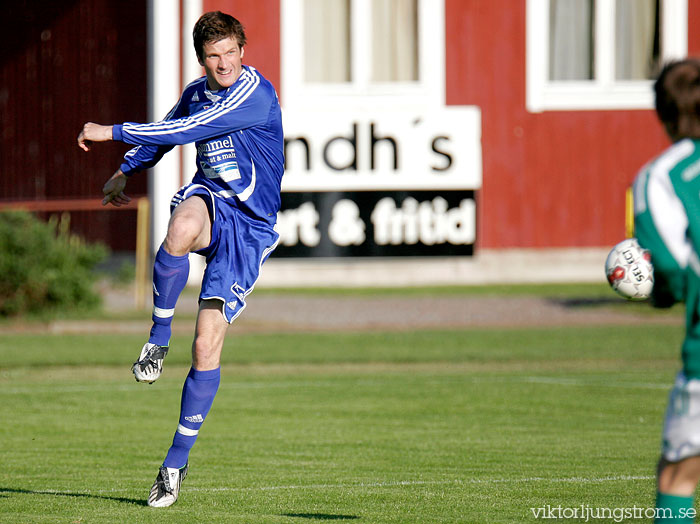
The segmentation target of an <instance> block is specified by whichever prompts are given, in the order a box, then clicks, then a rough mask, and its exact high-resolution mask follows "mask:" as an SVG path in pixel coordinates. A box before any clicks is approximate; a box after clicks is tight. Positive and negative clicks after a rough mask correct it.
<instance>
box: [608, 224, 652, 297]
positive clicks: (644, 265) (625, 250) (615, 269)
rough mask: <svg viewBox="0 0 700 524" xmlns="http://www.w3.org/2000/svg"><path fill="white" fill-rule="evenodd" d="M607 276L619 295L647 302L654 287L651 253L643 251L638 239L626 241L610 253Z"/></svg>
mask: <svg viewBox="0 0 700 524" xmlns="http://www.w3.org/2000/svg"><path fill="white" fill-rule="evenodd" d="M605 275H606V276H607V277H608V282H609V283H610V286H611V287H612V288H613V289H614V290H615V291H616V292H617V293H618V294H619V295H621V296H623V297H625V298H627V299H629V300H645V299H647V298H649V296H650V295H651V290H652V289H653V287H654V266H652V265H651V253H649V251H647V250H646V249H642V247H641V246H640V245H639V242H637V239H636V238H628V239H625V240H623V241H622V242H620V243H619V244H617V245H616V246H615V247H614V248H612V251H610V254H609V255H608V258H607V259H606V261H605Z"/></svg>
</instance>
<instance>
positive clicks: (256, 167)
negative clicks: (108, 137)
mask: <svg viewBox="0 0 700 524" xmlns="http://www.w3.org/2000/svg"><path fill="white" fill-rule="evenodd" d="M112 136H113V138H114V140H120V141H122V142H126V143H128V144H137V147H135V148H133V149H131V150H130V151H128V152H127V154H126V155H125V156H124V162H123V164H122V165H121V170H122V171H123V172H124V173H125V174H126V175H131V174H133V173H135V172H137V171H140V170H143V169H147V168H149V167H152V166H154V165H155V164H156V163H157V162H158V161H159V160H160V159H161V158H162V157H163V155H164V154H165V153H167V152H168V151H170V150H171V149H172V148H173V147H175V146H176V145H180V144H188V143H191V142H194V144H195V146H196V148H197V172H196V174H195V176H194V178H193V180H192V181H193V183H197V184H202V185H204V186H206V187H207V188H209V189H210V190H211V191H212V193H214V194H215V195H217V196H219V197H221V198H224V199H226V200H227V201H228V202H229V203H231V204H232V205H234V206H236V207H238V208H240V209H241V210H243V211H244V212H245V213H246V214H248V215H250V216H252V217H254V218H257V219H260V220H264V221H265V222H267V223H269V224H270V225H274V224H275V222H276V219H277V212H278V211H279V207H280V186H281V183H282V174H283V172H284V136H283V132H282V115H281V111H280V106H279V101H278V99H277V94H276V93H275V89H274V87H272V84H270V82H268V81H267V80H266V79H265V78H264V77H263V76H262V75H261V74H260V73H258V71H257V70H255V68H253V67H250V66H245V65H244V66H243V68H242V71H241V75H240V76H239V77H238V80H236V82H235V83H234V84H233V85H232V86H231V87H228V88H226V89H222V90H221V91H216V92H212V91H210V90H209V89H207V78H206V77H202V78H199V79H198V80H195V81H194V82H192V83H191V84H189V85H188V86H187V87H186V88H185V90H184V91H183V93H182V96H181V97H180V100H179V101H178V103H177V104H176V105H175V107H173V109H172V110H171V111H170V113H168V115H167V116H166V118H165V119H164V120H162V121H160V122H153V123H150V124H137V123H132V122H126V123H124V124H120V125H119V124H118V125H115V126H113V128H112Z"/></svg>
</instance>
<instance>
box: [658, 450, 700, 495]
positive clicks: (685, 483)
mask: <svg viewBox="0 0 700 524" xmlns="http://www.w3.org/2000/svg"><path fill="white" fill-rule="evenodd" d="M698 481H700V457H690V458H688V459H685V460H681V461H680V462H667V461H665V460H664V459H662V460H661V461H660V462H659V473H658V488H659V491H660V492H662V493H668V494H672V495H679V496H691V495H692V494H693V493H694V492H695V488H696V487H697V485H698Z"/></svg>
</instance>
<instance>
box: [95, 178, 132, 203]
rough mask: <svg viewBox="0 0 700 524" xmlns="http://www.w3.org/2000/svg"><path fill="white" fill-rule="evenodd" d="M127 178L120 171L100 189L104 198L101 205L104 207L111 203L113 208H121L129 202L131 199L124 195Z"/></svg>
mask: <svg viewBox="0 0 700 524" xmlns="http://www.w3.org/2000/svg"><path fill="white" fill-rule="evenodd" d="M126 181H127V176H126V175H125V174H124V173H122V170H121V169H117V171H116V172H115V173H114V174H113V175H112V176H111V177H110V179H109V180H107V182H106V183H105V185H104V187H103V188H102V192H103V193H104V195H105V197H104V198H103V199H102V205H103V206H106V205H107V204H109V203H111V204H112V205H113V206H116V207H121V206H122V205H127V204H128V203H129V202H131V198H130V197H128V196H126V195H125V194H124V188H125V187H126Z"/></svg>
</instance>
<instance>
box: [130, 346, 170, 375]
mask: <svg viewBox="0 0 700 524" xmlns="http://www.w3.org/2000/svg"><path fill="white" fill-rule="evenodd" d="M167 354H168V346H158V345H156V344H151V343H150V342H146V344H144V346H143V349H142V350H141V355H139V359H138V360H137V361H136V362H134V365H133V366H132V367H131V371H133V373H134V377H135V378H136V381H137V382H146V383H148V384H153V382H155V381H156V380H157V379H158V377H160V374H161V372H162V371H163V359H164V358H165V355H167Z"/></svg>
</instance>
